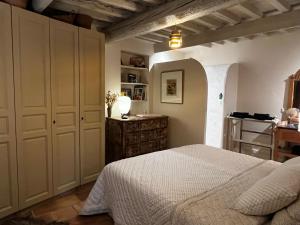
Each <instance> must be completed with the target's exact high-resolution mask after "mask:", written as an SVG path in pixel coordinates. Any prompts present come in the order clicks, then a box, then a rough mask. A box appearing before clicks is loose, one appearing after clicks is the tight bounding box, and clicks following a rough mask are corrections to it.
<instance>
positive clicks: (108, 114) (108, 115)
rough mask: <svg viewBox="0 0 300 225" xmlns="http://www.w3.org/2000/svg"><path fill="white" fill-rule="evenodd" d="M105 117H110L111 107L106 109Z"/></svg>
mask: <svg viewBox="0 0 300 225" xmlns="http://www.w3.org/2000/svg"><path fill="white" fill-rule="evenodd" d="M107 117H108V118H110V117H111V107H107Z"/></svg>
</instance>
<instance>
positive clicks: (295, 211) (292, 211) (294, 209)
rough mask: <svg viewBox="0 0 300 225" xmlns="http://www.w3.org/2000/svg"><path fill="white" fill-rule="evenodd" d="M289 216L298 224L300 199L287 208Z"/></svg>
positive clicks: (299, 219)
mask: <svg viewBox="0 0 300 225" xmlns="http://www.w3.org/2000/svg"><path fill="white" fill-rule="evenodd" d="M287 212H288V213H289V215H290V216H291V217H292V218H294V219H296V220H298V221H299V222H300V198H298V200H297V201H296V202H294V203H293V204H291V205H290V206H289V207H288V208H287Z"/></svg>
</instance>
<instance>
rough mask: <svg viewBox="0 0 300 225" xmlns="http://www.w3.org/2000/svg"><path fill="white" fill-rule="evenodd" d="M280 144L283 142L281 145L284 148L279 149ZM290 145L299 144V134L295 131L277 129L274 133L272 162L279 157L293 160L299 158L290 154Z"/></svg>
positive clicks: (285, 128)
mask: <svg viewBox="0 0 300 225" xmlns="http://www.w3.org/2000/svg"><path fill="white" fill-rule="evenodd" d="M281 142H285V143H283V144H284V147H281V144H282V143H281ZM291 143H295V144H298V145H299V144H300V132H298V130H297V129H289V128H287V127H277V128H276V131H275V149H274V160H279V158H280V157H287V158H293V157H297V156H299V155H295V154H293V153H292V150H291V149H290V144H291Z"/></svg>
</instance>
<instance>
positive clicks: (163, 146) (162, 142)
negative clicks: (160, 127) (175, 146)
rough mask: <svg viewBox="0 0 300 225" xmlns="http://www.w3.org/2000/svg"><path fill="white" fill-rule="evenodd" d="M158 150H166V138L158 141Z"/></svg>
mask: <svg viewBox="0 0 300 225" xmlns="http://www.w3.org/2000/svg"><path fill="white" fill-rule="evenodd" d="M159 147H160V150H165V149H167V148H168V144H167V138H162V139H160V146H159Z"/></svg>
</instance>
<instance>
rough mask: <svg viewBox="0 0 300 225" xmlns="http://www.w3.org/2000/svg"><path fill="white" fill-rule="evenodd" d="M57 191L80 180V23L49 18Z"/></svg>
mask: <svg viewBox="0 0 300 225" xmlns="http://www.w3.org/2000/svg"><path fill="white" fill-rule="evenodd" d="M50 51H51V89H52V92H51V97H52V120H53V121H52V140H53V142H52V143H53V184H54V193H55V194H59V193H61V192H64V191H67V190H69V189H71V188H74V187H76V186H78V185H79V184H80V176H79V173H80V171H79V166H80V165H79V61H78V27H75V26H72V25H70V24H66V23H62V22H59V21H56V20H50Z"/></svg>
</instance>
